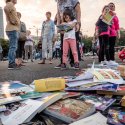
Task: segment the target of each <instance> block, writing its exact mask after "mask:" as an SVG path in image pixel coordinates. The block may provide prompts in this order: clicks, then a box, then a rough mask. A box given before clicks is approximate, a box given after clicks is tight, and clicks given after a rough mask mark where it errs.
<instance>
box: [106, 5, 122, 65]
mask: <svg viewBox="0 0 125 125" xmlns="http://www.w3.org/2000/svg"><path fill="white" fill-rule="evenodd" d="M108 6H109V8H110V10H112V11H113V12H114V11H115V4H114V3H109V5H108ZM110 28H111V30H110V37H109V54H110V63H109V64H110V65H115V66H117V65H118V63H116V62H115V43H116V38H117V36H118V38H120V30H119V19H118V17H117V16H116V14H115V16H114V18H113V20H112V25H111V26H110Z"/></svg>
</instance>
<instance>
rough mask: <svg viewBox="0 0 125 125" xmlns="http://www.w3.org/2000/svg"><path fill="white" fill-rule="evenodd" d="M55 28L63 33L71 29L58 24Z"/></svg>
mask: <svg viewBox="0 0 125 125" xmlns="http://www.w3.org/2000/svg"><path fill="white" fill-rule="evenodd" d="M57 28H58V29H59V30H60V31H65V32H68V31H70V30H72V29H73V28H72V27H71V26H69V25H67V24H60V25H58V26H57Z"/></svg>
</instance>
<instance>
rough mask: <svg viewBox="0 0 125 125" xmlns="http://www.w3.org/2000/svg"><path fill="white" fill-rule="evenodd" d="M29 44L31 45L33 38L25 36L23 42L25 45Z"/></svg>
mask: <svg viewBox="0 0 125 125" xmlns="http://www.w3.org/2000/svg"><path fill="white" fill-rule="evenodd" d="M26 45H29V46H33V39H32V37H31V36H27V39H26V42H25V46H26Z"/></svg>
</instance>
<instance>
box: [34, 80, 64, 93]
mask: <svg viewBox="0 0 125 125" xmlns="http://www.w3.org/2000/svg"><path fill="white" fill-rule="evenodd" d="M34 82H35V91H37V92H49V91H59V90H64V89H65V79H62V78H48V79H41V80H35V81H34Z"/></svg>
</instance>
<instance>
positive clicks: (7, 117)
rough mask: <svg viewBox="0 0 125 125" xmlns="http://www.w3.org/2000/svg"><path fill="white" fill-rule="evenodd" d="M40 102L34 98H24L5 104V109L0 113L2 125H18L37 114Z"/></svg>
mask: <svg viewBox="0 0 125 125" xmlns="http://www.w3.org/2000/svg"><path fill="white" fill-rule="evenodd" d="M41 106H42V103H41V102H39V101H36V100H30V99H29V100H26V101H23V102H16V103H12V104H8V105H6V107H7V110H6V111H5V112H2V113H0V118H1V120H2V123H3V124H4V125H19V124H22V123H24V122H25V121H26V120H27V119H29V121H30V120H31V119H32V118H33V117H34V116H35V115H36V114H37V112H38V111H39V109H40V107H41Z"/></svg>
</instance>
